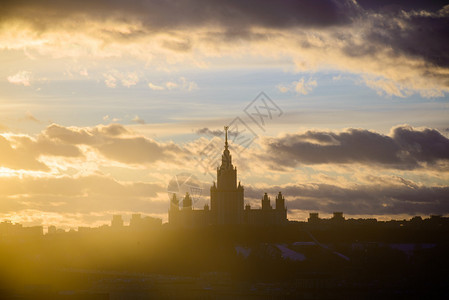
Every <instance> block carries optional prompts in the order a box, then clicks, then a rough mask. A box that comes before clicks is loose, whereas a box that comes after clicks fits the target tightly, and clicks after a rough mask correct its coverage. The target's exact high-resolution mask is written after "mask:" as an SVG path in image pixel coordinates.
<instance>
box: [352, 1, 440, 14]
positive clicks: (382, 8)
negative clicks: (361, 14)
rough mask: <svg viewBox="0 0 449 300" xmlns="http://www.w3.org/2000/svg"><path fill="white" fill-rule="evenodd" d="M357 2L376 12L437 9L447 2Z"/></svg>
mask: <svg viewBox="0 0 449 300" xmlns="http://www.w3.org/2000/svg"><path fill="white" fill-rule="evenodd" d="M357 3H358V4H359V5H360V6H361V7H362V8H364V9H366V10H373V11H376V12H388V11H394V12H397V11H401V10H428V11H437V10H439V9H441V8H442V7H443V6H444V5H446V4H448V3H447V1H446V0H432V1H423V0H357Z"/></svg>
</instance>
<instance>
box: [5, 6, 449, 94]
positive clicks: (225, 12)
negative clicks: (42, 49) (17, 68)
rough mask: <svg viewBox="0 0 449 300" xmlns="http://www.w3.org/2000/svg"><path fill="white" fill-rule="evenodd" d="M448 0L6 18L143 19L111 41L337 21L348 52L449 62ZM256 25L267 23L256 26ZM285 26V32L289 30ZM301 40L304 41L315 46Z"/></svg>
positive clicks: (111, 32) (46, 12)
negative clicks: (177, 32)
mask: <svg viewBox="0 0 449 300" xmlns="http://www.w3.org/2000/svg"><path fill="white" fill-rule="evenodd" d="M445 4H447V3H445V1H418V0H414V1H406V0H399V1H387V0H382V1H375V0H360V1H358V2H355V1H350V0H342V1H337V0H301V1H291V0H280V1H268V0H264V1H260V0H247V1H240V0H230V1H220V0H174V1H165V0H146V1H145V0H144V1H142V0H127V1H125V0H115V1H108V0H99V1H89V0H80V1H69V0H62V1H53V0H42V1H32V0H22V1H3V4H2V10H1V13H0V24H1V23H3V22H7V21H10V20H14V21H17V20H21V21H23V22H25V23H29V24H31V25H32V26H33V28H34V29H35V30H36V31H37V32H38V33H40V32H45V31H49V30H53V29H55V28H62V30H76V28H78V27H79V25H80V24H88V23H89V22H92V21H95V22H98V23H101V22H107V21H111V20H114V21H119V22H121V23H122V24H123V23H129V24H139V26H130V27H129V28H127V30H125V31H123V30H120V29H117V28H114V27H108V26H104V27H105V28H102V29H101V30H100V32H99V33H97V34H96V36H97V38H100V39H102V40H103V41H104V42H105V43H107V42H108V41H114V42H116V41H121V42H123V43H128V42H133V41H137V40H139V39H141V38H142V37H144V36H148V35H152V34H154V33H157V32H170V31H173V30H183V31H187V32H188V31H189V30H190V29H194V28H209V29H210V34H205V35H204V36H203V38H204V39H206V40H212V41H214V40H219V41H223V42H229V43H232V42H234V41H235V40H260V39H265V40H268V39H269V38H270V34H271V33H270V32H269V30H265V29H279V30H282V29H292V28H293V29H298V28H302V29H307V28H320V29H324V28H332V32H334V33H335V34H336V35H337V36H340V37H341V38H342V40H343V43H342V44H346V46H344V47H343V53H344V54H346V55H348V56H352V57H354V56H367V58H368V57H371V58H373V57H374V54H376V53H378V52H379V51H380V50H382V49H390V50H391V51H392V54H391V55H394V54H397V55H402V54H405V55H408V56H413V57H416V58H421V59H423V60H425V61H426V62H428V63H430V64H432V65H436V66H443V67H448V66H449V54H448V53H449V42H448V39H447V36H449V6H444V5H445ZM72 21H73V23H70V22H72ZM354 24H357V26H358V27H360V29H361V34H360V35H358V36H357V37H355V36H354V37H353V36H351V33H349V34H345V33H347V32H348V31H347V30H344V29H345V28H343V27H342V30H335V27H336V26H345V25H348V26H351V25H354ZM365 27H366V28H365ZM254 28H258V29H259V30H258V31H257V32H256V31H254ZM217 30H218V32H215V31H217ZM279 30H278V31H277V33H276V34H277V35H279V34H281V33H280V31H279ZM299 35H301V34H299ZM298 38H299V37H298ZM300 40H301V39H300V38H299V40H298V43H299V44H301V45H303V46H307V45H310V44H308V42H307V41H300ZM356 41H357V42H356ZM196 46H197V45H195V44H194V41H192V40H190V39H189V38H188V34H187V35H186V34H182V36H176V37H175V40H166V41H163V42H162V47H164V48H167V49H170V50H173V51H177V52H186V51H190V50H192V49H195V47H196ZM428 68H429V67H428V66H427V67H423V70H422V73H423V74H422V76H426V77H431V76H438V73H433V74H426V72H428ZM441 76H444V75H441ZM443 79H444V78H443ZM440 80H441V78H440ZM445 86H449V82H446V84H445Z"/></svg>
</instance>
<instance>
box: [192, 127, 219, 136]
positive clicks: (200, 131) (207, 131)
mask: <svg viewBox="0 0 449 300" xmlns="http://www.w3.org/2000/svg"><path fill="white" fill-rule="evenodd" d="M196 133H197V134H200V135H202V134H204V135H210V136H223V135H224V131H223V130H212V129H209V128H206V127H204V128H201V129H198V130H197V131H196Z"/></svg>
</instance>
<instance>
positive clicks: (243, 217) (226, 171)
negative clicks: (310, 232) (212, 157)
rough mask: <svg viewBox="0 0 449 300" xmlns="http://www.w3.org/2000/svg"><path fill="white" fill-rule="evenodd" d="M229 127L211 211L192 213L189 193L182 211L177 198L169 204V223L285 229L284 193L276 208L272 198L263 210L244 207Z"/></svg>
mask: <svg viewBox="0 0 449 300" xmlns="http://www.w3.org/2000/svg"><path fill="white" fill-rule="evenodd" d="M227 130H228V127H227V126H226V127H225V146H224V148H225V149H224V151H223V155H222V156H221V165H220V166H219V167H217V182H215V181H214V182H213V184H212V186H211V188H210V207H209V205H208V204H206V205H205V206H204V209H193V206H192V198H191V196H190V195H189V193H186V195H185V196H184V198H183V200H182V207H180V205H179V199H178V197H177V195H176V194H173V197H172V199H171V201H170V209H169V212H168V220H169V223H170V225H173V226H187V227H190V226H206V225H241V224H246V225H282V224H286V223H287V221H288V220H287V209H286V207H285V198H284V196H283V195H282V192H279V194H278V195H277V196H276V201H275V205H276V206H275V208H273V207H272V206H271V203H270V202H271V201H270V197H269V196H268V195H267V193H265V195H263V197H262V200H261V202H262V208H261V209H252V208H251V206H250V205H249V204H247V205H246V206H245V205H244V188H243V186H242V185H241V183H240V181H239V182H237V167H234V165H233V164H232V156H231V154H230V151H229V145H228V131H227Z"/></svg>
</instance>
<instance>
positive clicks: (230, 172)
mask: <svg viewBox="0 0 449 300" xmlns="http://www.w3.org/2000/svg"><path fill="white" fill-rule="evenodd" d="M224 129H225V149H224V151H223V155H222V156H221V166H220V167H217V184H215V182H214V184H213V185H212V187H211V188H210V204H211V213H212V215H213V218H214V220H215V221H216V223H217V224H220V225H222V224H226V225H229V224H242V223H243V187H242V186H241V185H240V182H239V183H238V185H237V168H236V167H234V166H233V165H232V156H231V154H230V152H229V147H228V129H229V127H228V126H225V127H224Z"/></svg>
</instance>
